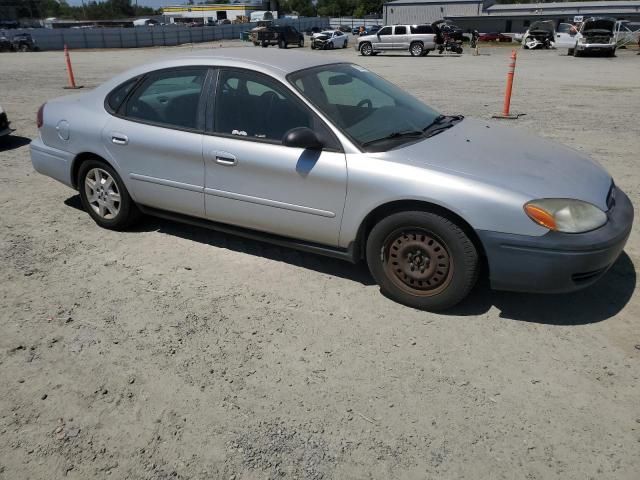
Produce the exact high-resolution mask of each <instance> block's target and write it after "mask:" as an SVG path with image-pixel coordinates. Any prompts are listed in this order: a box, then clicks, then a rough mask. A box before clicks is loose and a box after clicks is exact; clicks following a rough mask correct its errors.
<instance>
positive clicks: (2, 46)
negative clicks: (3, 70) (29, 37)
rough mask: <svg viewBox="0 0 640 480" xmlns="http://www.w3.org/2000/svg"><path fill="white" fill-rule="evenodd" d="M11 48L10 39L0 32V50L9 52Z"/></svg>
mask: <svg viewBox="0 0 640 480" xmlns="http://www.w3.org/2000/svg"><path fill="white" fill-rule="evenodd" d="M11 50H13V44H12V43H11V40H9V39H8V38H7V37H6V36H4V35H2V34H0V52H10V51H11Z"/></svg>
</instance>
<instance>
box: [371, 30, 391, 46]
mask: <svg viewBox="0 0 640 480" xmlns="http://www.w3.org/2000/svg"><path fill="white" fill-rule="evenodd" d="M377 36H378V41H377V42H376V45H375V48H377V49H380V50H391V49H392V48H393V30H392V27H384V28H382V29H380V30H378V33H377Z"/></svg>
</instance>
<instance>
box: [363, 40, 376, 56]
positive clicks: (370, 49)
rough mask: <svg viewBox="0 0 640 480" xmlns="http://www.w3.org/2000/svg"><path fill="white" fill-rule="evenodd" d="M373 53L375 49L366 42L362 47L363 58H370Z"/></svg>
mask: <svg viewBox="0 0 640 480" xmlns="http://www.w3.org/2000/svg"><path fill="white" fill-rule="evenodd" d="M372 53H373V47H372V46H371V44H370V43H369V42H365V43H363V44H362V45H360V54H361V55H362V56H365V57H368V56H369V55H371V54H372Z"/></svg>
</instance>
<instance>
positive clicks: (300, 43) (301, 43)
mask: <svg viewBox="0 0 640 480" xmlns="http://www.w3.org/2000/svg"><path fill="white" fill-rule="evenodd" d="M298 46H299V47H300V48H304V38H301V39H300V41H299V42H298Z"/></svg>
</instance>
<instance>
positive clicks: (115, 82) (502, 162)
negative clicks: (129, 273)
mask: <svg viewBox="0 0 640 480" xmlns="http://www.w3.org/2000/svg"><path fill="white" fill-rule="evenodd" d="M223 50H224V51H220V53H218V54H216V53H215V52H207V53H201V54H199V55H198V56H184V55H183V56H181V57H178V58H174V59H165V60H162V61H158V62H155V63H152V64H148V65H142V66H137V67H135V68H134V69H132V70H129V71H127V72H125V73H123V74H120V75H118V76H116V77H115V78H113V79H111V80H109V81H107V82H106V83H104V84H102V85H100V86H98V87H97V88H95V89H94V90H92V91H90V92H85V93H82V94H80V95H73V96H71V97H69V96H67V97H62V98H58V99H55V100H52V101H49V102H47V103H45V104H44V105H43V106H41V107H40V109H39V111H38V114H37V126H38V136H37V138H35V139H34V140H33V141H32V142H31V145H30V151H31V160H32V163H33V166H34V168H35V169H36V171H38V172H39V173H41V174H44V175H48V176H50V177H52V178H54V179H56V180H59V181H60V182H62V183H64V184H66V185H68V186H70V187H72V188H74V189H77V190H79V194H80V199H81V202H82V205H83V207H84V208H85V209H86V211H87V212H88V214H89V215H90V216H91V218H92V219H93V220H94V221H95V222H96V223H97V224H98V225H100V226H102V227H104V228H109V229H114V230H121V229H125V228H127V227H128V226H130V225H132V224H133V223H134V222H135V221H136V219H137V218H138V216H139V212H140V211H142V212H146V213H149V214H153V215H157V216H160V217H164V218H167V219H173V220H177V221H184V222H188V223H192V224H197V225H201V226H203V227H209V228H213V229H218V230H222V231H223V232H227V233H234V234H237V235H244V236H247V237H250V238H254V239H262V240H265V241H271V242H274V243H276V244H279V245H281V246H292V247H295V248H300V249H305V250H308V251H312V252H315V253H318V254H324V255H328V256H333V257H337V258H341V259H344V260H348V261H351V262H358V261H361V260H362V259H364V260H366V262H367V264H368V266H369V269H370V271H371V274H372V276H373V278H374V279H375V280H376V282H378V284H379V285H380V287H381V289H382V291H383V292H384V293H386V294H387V295H388V296H389V297H391V298H392V299H394V300H396V301H398V302H401V303H404V304H406V305H409V306H411V307H415V308H421V309H427V310H441V309H445V308H448V307H451V306H452V305H455V304H456V303H457V302H459V301H460V300H462V299H463V298H464V297H466V296H467V294H468V293H469V292H470V291H471V289H472V288H473V286H474V284H475V283H476V279H477V278H478V275H479V273H480V271H481V266H482V265H486V266H487V269H486V270H482V271H483V274H485V273H484V272H488V276H489V281H490V284H491V286H492V287H493V288H496V289H504V290H516V291H533V292H540V293H543V292H567V291H572V290H577V289H580V288H584V287H586V286H587V285H590V284H593V283H594V282H596V281H597V280H598V279H599V278H600V277H601V276H602V275H603V274H604V273H605V272H606V271H607V270H608V269H609V267H610V266H611V265H612V264H613V263H614V262H615V261H616V259H617V258H618V256H619V254H620V253H621V252H622V250H623V248H624V245H625V243H626V241H627V238H628V236H629V234H630V232H631V228H632V223H633V206H632V204H631V202H630V201H629V198H628V197H627V196H626V195H625V194H624V192H623V191H622V190H620V189H619V188H618V187H617V186H616V185H615V184H614V183H613V180H612V178H611V176H610V175H609V174H608V173H607V172H606V171H605V170H604V169H603V168H602V167H601V166H600V165H599V164H597V163H596V162H594V161H592V160H591V159H590V158H589V157H587V156H586V155H584V154H582V153H580V152H578V151H576V150H574V149H570V148H566V147H563V146H561V145H558V144H555V143H553V142H551V141H549V140H546V139H541V138H538V137H535V136H533V135H531V134H529V133H528V132H527V131H526V130H525V129H510V128H508V127H504V126H500V125H497V124H492V125H488V124H487V122H486V121H484V120H480V119H477V120H476V119H470V118H464V117H463V116H461V115H446V114H441V113H439V112H437V111H435V110H434V109H432V108H431V107H429V106H427V105H425V104H424V103H422V102H421V101H420V100H418V99H417V98H415V97H412V96H411V95H409V94H408V93H406V92H405V91H403V90H402V89H400V88H399V87H397V86H396V85H394V84H392V83H390V82H387V81H386V80H384V79H383V78H381V77H379V76H378V75H376V74H374V73H372V72H370V71H368V70H367V69H366V68H363V67H361V66H358V65H354V64H350V63H347V62H345V61H344V60H341V59H331V58H329V57H328V56H324V55H322V56H320V55H309V54H308V53H303V52H289V54H288V55H282V54H280V53H279V52H274V51H270V50H259V51H258V50H256V49H250V48H236V49H232V48H225V49H223ZM205 112H206V115H205ZM489 126H490V127H491V128H489ZM568 179H570V181H568ZM29 194H30V192H29V191H28V190H25V191H24V195H29ZM38 194H39V192H33V195H38ZM64 197H66V195H64V196H63V198H64ZM61 200H62V198H61ZM70 214H73V215H75V212H73V211H71V212H70ZM105 242H106V243H105V248H107V249H108V248H110V246H109V243H110V242H113V243H115V242H117V240H115V239H113V238H112V236H107V237H105ZM98 273H100V272H98ZM257 274H259V272H258V273H257Z"/></svg>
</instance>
